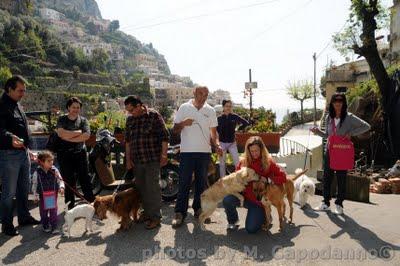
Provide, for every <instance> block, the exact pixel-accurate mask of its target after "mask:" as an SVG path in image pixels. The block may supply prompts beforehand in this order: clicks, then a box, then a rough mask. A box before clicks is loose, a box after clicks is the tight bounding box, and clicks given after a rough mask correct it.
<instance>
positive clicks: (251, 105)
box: [249, 68, 253, 121]
mask: <svg viewBox="0 0 400 266" xmlns="http://www.w3.org/2000/svg"><path fill="white" fill-rule="evenodd" d="M249 82H250V84H251V68H250V69H249ZM249 94H250V121H252V120H253V89H252V88H251V86H250V88H249Z"/></svg>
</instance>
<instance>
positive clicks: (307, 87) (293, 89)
mask: <svg viewBox="0 0 400 266" xmlns="http://www.w3.org/2000/svg"><path fill="white" fill-rule="evenodd" d="M286 89H287V91H288V94H289V95H290V97H292V98H293V99H295V100H297V101H300V107H301V109H300V114H301V121H303V118H304V114H303V110H304V108H303V105H304V101H306V100H308V99H311V98H312V97H313V91H314V90H313V83H312V82H311V81H308V80H301V81H293V82H289V84H288V85H287V87H286Z"/></svg>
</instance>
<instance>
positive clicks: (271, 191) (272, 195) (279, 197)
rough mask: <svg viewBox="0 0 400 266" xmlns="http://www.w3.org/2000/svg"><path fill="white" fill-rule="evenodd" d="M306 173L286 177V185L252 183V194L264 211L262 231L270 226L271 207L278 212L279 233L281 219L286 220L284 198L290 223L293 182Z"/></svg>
mask: <svg viewBox="0 0 400 266" xmlns="http://www.w3.org/2000/svg"><path fill="white" fill-rule="evenodd" d="M307 171H308V169H306V170H302V171H301V172H298V173H297V174H296V175H288V176H287V181H286V183H284V184H282V185H275V184H269V183H266V182H263V181H258V182H255V183H253V193H254V195H255V196H256V197H257V200H259V201H261V202H262V204H263V205H264V209H265V217H266V219H265V220H266V223H265V224H264V226H263V228H264V229H266V230H268V228H269V226H270V224H271V220H272V219H271V218H272V217H271V205H273V206H274V207H275V208H276V209H277V211H278V216H279V231H282V230H283V219H284V218H286V204H285V201H284V197H285V196H286V198H287V200H288V203H289V208H290V216H289V223H292V221H293V199H294V194H295V188H294V181H295V180H296V179H297V178H299V177H300V176H302V175H304V174H305V173H306V172H307Z"/></svg>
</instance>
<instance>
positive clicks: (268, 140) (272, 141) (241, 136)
mask: <svg viewBox="0 0 400 266" xmlns="http://www.w3.org/2000/svg"><path fill="white" fill-rule="evenodd" d="M235 136H236V143H237V146H238V150H239V152H244V147H245V145H246V141H247V140H248V139H249V138H250V137H253V136H258V137H261V139H262V140H263V142H264V144H265V146H266V147H267V149H268V151H269V152H270V153H278V152H279V146H280V144H279V143H280V139H281V133H280V132H268V133H266V132H261V133H249V132H243V133H242V132H237V133H236V134H235Z"/></svg>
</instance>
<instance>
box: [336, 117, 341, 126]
mask: <svg viewBox="0 0 400 266" xmlns="http://www.w3.org/2000/svg"><path fill="white" fill-rule="evenodd" d="M339 122H340V118H335V126H336V127H337V126H338V125H339Z"/></svg>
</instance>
